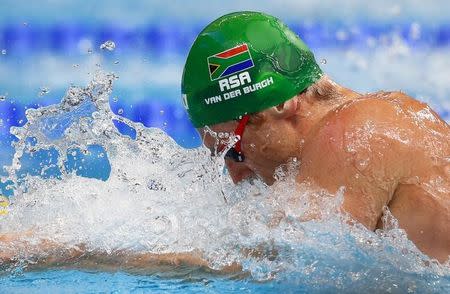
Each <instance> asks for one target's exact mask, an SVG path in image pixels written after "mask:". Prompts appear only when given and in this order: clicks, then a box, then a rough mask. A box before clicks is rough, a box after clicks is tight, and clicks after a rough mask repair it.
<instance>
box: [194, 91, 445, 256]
mask: <svg viewBox="0 0 450 294" xmlns="http://www.w3.org/2000/svg"><path fill="white" fill-rule="evenodd" d="M341 93H342V94H343V95H342V97H341V98H339V99H332V100H327V101H318V100H315V99H314V97H306V95H305V94H302V95H303V96H300V97H299V99H298V101H299V102H298V104H297V105H296V106H295V107H294V108H295V111H293V110H292V109H293V107H291V106H292V105H291V106H288V107H285V108H287V110H286V109H284V110H283V109H282V107H280V109H282V111H276V109H272V110H271V111H265V112H263V113H261V114H259V115H258V116H257V117H256V118H254V117H253V118H251V119H250V123H249V125H248V127H247V128H246V130H245V133H244V135H243V139H242V151H243V153H244V154H245V157H246V160H245V162H242V163H237V162H233V161H232V160H228V159H226V160H225V162H226V165H227V167H228V170H229V174H230V176H231V178H232V180H233V181H234V182H235V183H237V182H239V181H242V180H244V179H246V178H251V177H255V176H257V177H259V178H261V179H262V180H263V181H265V182H266V183H267V184H269V185H270V184H273V183H274V178H273V173H274V170H275V168H276V167H278V166H280V165H282V164H285V163H286V162H288V161H289V159H291V158H294V157H295V158H297V159H298V160H299V161H300V169H299V173H298V179H297V180H298V182H299V183H303V182H308V183H312V184H314V185H315V186H317V187H321V188H324V189H326V190H328V191H329V192H330V193H333V194H334V193H336V192H337V191H338V189H339V188H340V187H342V186H345V194H344V203H343V207H342V208H343V210H344V211H346V212H348V213H349V214H350V215H351V216H352V217H353V218H354V219H355V220H357V221H358V222H360V223H362V224H363V225H365V226H366V227H367V228H368V229H370V230H375V229H377V228H382V226H383V224H382V223H381V217H382V215H383V207H385V206H387V207H388V208H389V209H390V211H391V213H392V214H393V216H394V217H395V218H397V220H398V221H399V225H400V227H401V228H403V229H404V230H405V231H406V233H407V235H408V238H409V239H410V240H412V241H413V242H414V243H415V244H416V246H417V247H418V248H419V249H420V250H421V251H422V252H424V253H425V254H427V255H429V256H430V257H434V258H436V259H438V260H439V261H440V262H444V261H445V260H447V259H448V256H449V255H450V127H449V126H448V124H446V123H445V122H444V121H443V120H442V119H440V118H439V117H438V115H437V114H436V113H434V112H433V111H432V110H431V109H430V108H429V107H428V106H427V105H426V104H424V103H420V102H418V101H416V100H414V99H412V98H411V97H409V96H407V95H405V94H403V93H400V92H393V93H385V92H381V93H375V94H370V95H364V96H362V95H359V94H357V93H355V92H352V91H350V90H348V89H344V88H342V89H341ZM236 124H237V123H236V122H227V123H222V124H217V125H214V126H212V127H211V129H212V130H213V131H215V132H232V131H233V130H234V128H235V127H236ZM200 132H201V133H202V134H203V135H204V136H203V138H204V144H205V146H207V147H208V148H210V149H211V151H212V152H214V141H215V139H214V138H213V137H212V136H211V135H209V134H205V132H204V130H203V129H202V130H200Z"/></svg>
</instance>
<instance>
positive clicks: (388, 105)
mask: <svg viewBox="0 0 450 294" xmlns="http://www.w3.org/2000/svg"><path fill="white" fill-rule="evenodd" d="M335 113H336V117H335V118H336V119H339V120H343V121H345V122H346V124H347V125H354V124H358V123H367V122H368V121H370V122H373V123H375V124H376V123H381V124H387V123H394V124H396V125H397V126H399V127H401V126H404V127H405V128H411V127H415V126H417V125H418V124H421V125H423V126H426V127H428V128H433V129H436V130H439V131H443V132H448V131H450V128H449V126H448V124H447V123H446V122H445V121H444V120H442V119H441V118H440V117H439V115H438V114H437V113H436V112H435V111H434V110H433V109H431V107H430V106H429V105H428V104H426V103H424V102H421V101H419V100H416V99H414V98H412V97H411V96H409V95H407V94H405V93H403V92H401V91H393V92H384V91H381V92H376V93H369V94H365V95H361V96H360V97H358V98H357V99H354V100H351V101H349V102H347V103H344V104H343V105H341V106H339V107H337V108H336V110H335Z"/></svg>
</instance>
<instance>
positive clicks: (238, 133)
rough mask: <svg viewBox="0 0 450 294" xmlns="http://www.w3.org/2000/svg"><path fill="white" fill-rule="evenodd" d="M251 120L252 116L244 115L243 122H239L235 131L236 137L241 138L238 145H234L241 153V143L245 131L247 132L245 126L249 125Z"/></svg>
mask: <svg viewBox="0 0 450 294" xmlns="http://www.w3.org/2000/svg"><path fill="white" fill-rule="evenodd" d="M249 119H250V116H249V115H248V114H247V115H244V116H243V117H242V118H241V120H240V121H239V124H238V126H237V128H236V130H235V131H234V134H235V135H236V136H239V141H237V142H236V145H234V149H235V150H236V151H237V152H238V153H241V141H242V135H244V130H245V125H246V124H247V123H248V120H249Z"/></svg>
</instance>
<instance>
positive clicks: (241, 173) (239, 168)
mask: <svg viewBox="0 0 450 294" xmlns="http://www.w3.org/2000/svg"><path fill="white" fill-rule="evenodd" d="M225 164H226V166H227V169H228V173H229V174H230V177H231V179H232V180H233V183H235V184H237V183H239V182H241V181H243V180H245V179H250V178H254V177H255V176H256V175H255V173H254V172H253V171H252V170H251V169H250V168H248V167H247V165H246V164H245V163H243V162H235V161H233V160H230V159H225Z"/></svg>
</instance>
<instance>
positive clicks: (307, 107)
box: [296, 83, 362, 142]
mask: <svg viewBox="0 0 450 294" xmlns="http://www.w3.org/2000/svg"><path fill="white" fill-rule="evenodd" d="M361 96H362V95H361V94H359V93H357V92H355V91H352V90H350V89H348V88H344V87H342V86H340V85H337V84H335V83H333V84H332V88H328V89H327V88H325V90H324V92H322V93H320V94H318V93H317V92H316V91H307V92H304V93H302V94H300V95H299V106H298V111H297V117H296V118H297V119H296V121H297V123H296V129H297V133H298V135H299V138H298V139H299V140H300V141H301V142H304V141H306V140H307V138H308V134H309V133H310V131H311V130H313V129H315V128H316V127H318V126H319V125H320V124H321V122H322V120H323V119H324V117H325V116H327V115H328V114H329V113H330V112H331V111H334V110H335V109H336V108H338V107H340V106H341V105H344V104H346V103H348V102H350V101H352V100H356V99H359V98H360V97H361Z"/></svg>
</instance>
